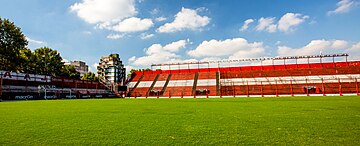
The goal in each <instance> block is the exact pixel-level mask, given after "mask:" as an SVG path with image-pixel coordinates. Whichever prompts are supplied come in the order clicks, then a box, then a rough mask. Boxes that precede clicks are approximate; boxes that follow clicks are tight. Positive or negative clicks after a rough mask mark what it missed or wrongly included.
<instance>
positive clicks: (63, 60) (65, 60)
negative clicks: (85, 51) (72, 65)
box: [61, 58, 70, 63]
mask: <svg viewBox="0 0 360 146" xmlns="http://www.w3.org/2000/svg"><path fill="white" fill-rule="evenodd" d="M61 62H64V63H65V62H70V61H69V60H67V59H65V58H62V60H61Z"/></svg>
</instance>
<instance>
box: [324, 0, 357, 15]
mask: <svg viewBox="0 0 360 146" xmlns="http://www.w3.org/2000/svg"><path fill="white" fill-rule="evenodd" d="M356 5H358V2H355V1H354V0H340V1H339V2H338V3H337V4H336V6H337V7H336V9H335V10H333V11H328V15H332V14H342V13H346V12H349V11H350V10H351V9H352V8H353V7H355V6H356Z"/></svg>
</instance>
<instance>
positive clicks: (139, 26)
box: [112, 17, 154, 32]
mask: <svg viewBox="0 0 360 146" xmlns="http://www.w3.org/2000/svg"><path fill="white" fill-rule="evenodd" d="M153 25H154V23H153V22H152V20H151V19H140V18H136V17H131V18H128V19H125V20H124V21H122V22H120V23H118V24H117V25H115V26H113V28H112V30H115V31H118V32H136V31H145V30H148V29H149V28H150V27H152V26H153Z"/></svg>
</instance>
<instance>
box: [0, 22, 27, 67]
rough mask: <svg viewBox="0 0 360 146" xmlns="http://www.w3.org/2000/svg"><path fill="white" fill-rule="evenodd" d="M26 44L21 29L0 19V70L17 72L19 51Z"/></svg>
mask: <svg viewBox="0 0 360 146" xmlns="http://www.w3.org/2000/svg"><path fill="white" fill-rule="evenodd" d="M27 44H28V41H27V40H26V38H25V36H24V34H23V33H22V32H21V29H20V28H19V27H17V26H16V25H15V24H14V23H13V22H11V21H10V20H9V19H2V18H1V17H0V70H7V71H19V70H20V64H21V62H19V61H18V60H19V58H20V50H23V49H25V47H26V45H27Z"/></svg>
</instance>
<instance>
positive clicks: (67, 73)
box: [58, 65, 80, 79]
mask: <svg viewBox="0 0 360 146" xmlns="http://www.w3.org/2000/svg"><path fill="white" fill-rule="evenodd" d="M58 76H61V77H65V78H71V79H80V73H79V72H78V71H76V69H75V66H73V65H63V66H62V68H61V71H60V74H59V75H58Z"/></svg>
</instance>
